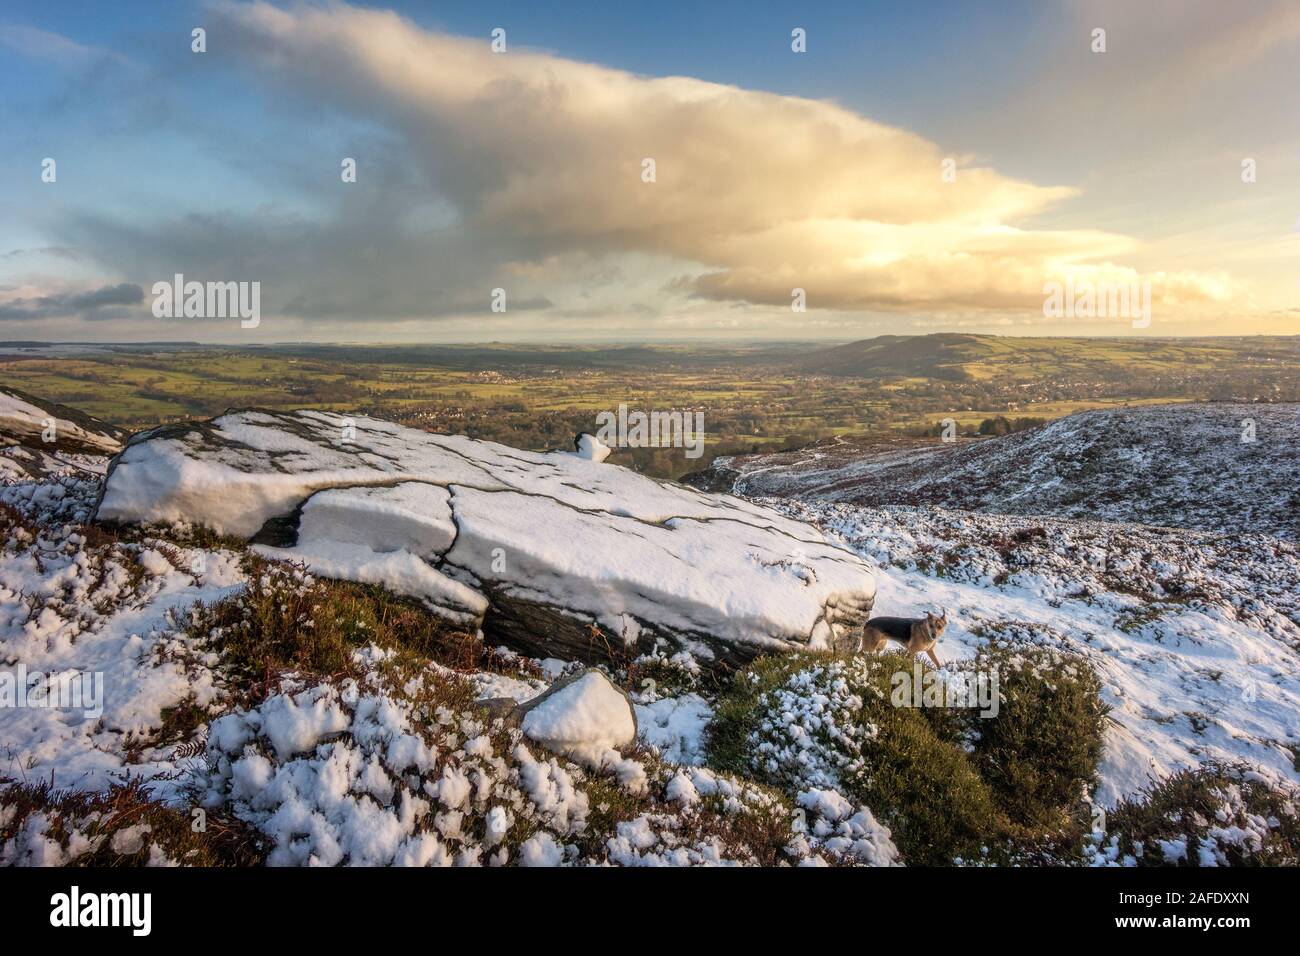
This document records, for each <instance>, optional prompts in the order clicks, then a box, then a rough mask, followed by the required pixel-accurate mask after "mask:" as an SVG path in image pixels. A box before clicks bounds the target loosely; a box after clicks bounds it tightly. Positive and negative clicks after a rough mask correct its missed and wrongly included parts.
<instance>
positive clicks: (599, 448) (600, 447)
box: [573, 432, 613, 462]
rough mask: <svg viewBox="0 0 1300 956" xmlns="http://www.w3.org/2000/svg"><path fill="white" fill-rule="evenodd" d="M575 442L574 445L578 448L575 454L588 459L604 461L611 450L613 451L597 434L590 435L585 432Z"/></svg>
mask: <svg viewBox="0 0 1300 956" xmlns="http://www.w3.org/2000/svg"><path fill="white" fill-rule="evenodd" d="M573 444H574V447H576V448H577V451H576V452H575V454H576V455H577V456H578V457H579V458H585V459H587V460H588V461H596V462H600V461H604V460H605V459H606V458H608V457H609V454H610V452H611V451H613V449H612V448H610V447H609V446H608V445H606V444H605V443H604V442H603V441H601V440H600V439H599V438H597V437H596V436H595V435H588V434H587V433H586V432H583V433H582V434H581V435H579V436H578V437H577V438H575V439H574V440H573Z"/></svg>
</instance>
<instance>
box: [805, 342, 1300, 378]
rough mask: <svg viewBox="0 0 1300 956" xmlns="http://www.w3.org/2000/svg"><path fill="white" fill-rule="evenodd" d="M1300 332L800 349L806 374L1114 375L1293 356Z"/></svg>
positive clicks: (1297, 352)
mask: <svg viewBox="0 0 1300 956" xmlns="http://www.w3.org/2000/svg"><path fill="white" fill-rule="evenodd" d="M1298 358H1300V339H1297V338H1295V337H1293V336H1259V337H1250V338H1246V337H1236V338H1227V337H1225V338H1194V339H1153V338H1113V339H1104V338H1047V337H1039V338H1030V337H1019V336H1015V337H1011V336H1001V335H968V334H965V333H959V332H941V333H937V334H934V335H910V336H905V335H881V336H878V337H876V338H873V339H863V340H862V341H859V342H850V343H849V344H847V345H839V346H836V347H834V348H828V349H820V350H817V351H815V352H812V353H810V354H808V355H804V356H801V357H800V358H799V359H798V360H797V361H798V364H799V367H800V368H801V369H802V370H804V371H806V372H808V373H812V374H823V375H846V376H872V377H874V376H883V377H891V376H893V377H909V376H917V377H929V378H938V379H946V380H950V381H979V380H983V379H989V378H994V377H998V378H1002V379H1008V378H1009V379H1012V380H1016V381H1026V382H1028V381H1042V380H1044V379H1051V378H1062V377H1064V378H1070V377H1097V376H1103V377H1113V376H1115V375H1121V374H1126V373H1136V372H1141V371H1143V370H1149V371H1177V370H1184V371H1190V370H1194V369H1206V368H1220V367H1232V366H1233V365H1235V364H1240V365H1254V364H1263V365H1269V364H1273V363H1279V362H1281V363H1294V362H1295V361H1296V360H1297V359H1298Z"/></svg>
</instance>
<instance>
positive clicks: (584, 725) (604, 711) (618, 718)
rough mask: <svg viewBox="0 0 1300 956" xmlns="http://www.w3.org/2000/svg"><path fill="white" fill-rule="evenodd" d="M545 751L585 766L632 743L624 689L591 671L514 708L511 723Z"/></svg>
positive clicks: (633, 726)
mask: <svg viewBox="0 0 1300 956" xmlns="http://www.w3.org/2000/svg"><path fill="white" fill-rule="evenodd" d="M516 720H517V721H518V723H519V726H520V727H521V728H522V730H523V732H524V736H526V737H528V738H530V739H532V740H535V741H537V742H538V743H539V744H541V745H542V746H543V747H546V748H547V749H548V750H553V751H555V752H556V753H558V754H563V755H564V756H566V757H573V758H574V759H576V760H582V761H585V762H588V763H592V762H597V763H598V762H599V761H600V759H601V756H602V755H603V754H606V753H608V752H609V751H610V750H615V749H617V748H619V747H626V746H628V745H630V744H631V743H632V742H633V741H635V740H636V710H635V708H634V707H633V706H632V700H631V698H629V697H628V695H627V693H626V692H625V691H623V689H622V688H620V687H616V686H615V685H614V683H613V681H611V680H610V679H609V678H608V677H606V676H605V673H604V672H603V671H600V670H598V669H596V668H594V667H588V668H586V669H585V670H583V671H581V672H579V673H577V674H574V675H571V676H569V677H562V678H560V679H559V680H557V681H556V682H555V683H554V684H552V685H551V687H550V688H549V689H548V690H547V691H546V692H545V693H543V694H540V695H538V696H537V697H534V698H533V699H532V700H529V701H525V702H524V703H522V704H519V705H517V706H516V707H515V708H514V710H513V712H512V713H511V715H510V722H512V723H513V722H514V721H516Z"/></svg>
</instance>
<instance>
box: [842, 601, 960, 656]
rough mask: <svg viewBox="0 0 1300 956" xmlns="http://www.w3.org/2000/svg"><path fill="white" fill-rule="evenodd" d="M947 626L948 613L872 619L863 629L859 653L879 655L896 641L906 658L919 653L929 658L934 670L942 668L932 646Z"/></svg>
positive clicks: (927, 612)
mask: <svg viewBox="0 0 1300 956" xmlns="http://www.w3.org/2000/svg"><path fill="white" fill-rule="evenodd" d="M947 626H948V612H947V611H944V612H943V613H942V614H940V615H938V616H936V615H934V614H931V613H930V612H929V611H926V612H925V617H919V618H913V617H873V618H872V619H871V620H869V621H867V623H866V624H864V625H863V626H862V649H863V650H864V651H866V652H868V653H870V654H878V653H880V651H882V650H884V649H885V645H886V644H887V643H889V642H890V641H897V642H898V643H899V644H902V645H904V646H905V647H906V648H907V653H908V655H909V656H915V655H917V654H920V653H923V652H924V653H926V654H928V655H930V660H932V661H934V666H935V667H942V666H943V665H942V664H940V663H939V657H938V655H937V654H935V652H934V645H935V644H937V643H938V642H939V636H940V635H941V634H943V629H944V628H945V627H947Z"/></svg>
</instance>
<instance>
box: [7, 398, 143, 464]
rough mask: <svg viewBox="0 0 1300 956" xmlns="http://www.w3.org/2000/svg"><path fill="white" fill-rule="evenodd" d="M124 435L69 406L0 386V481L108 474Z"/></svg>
mask: <svg viewBox="0 0 1300 956" xmlns="http://www.w3.org/2000/svg"><path fill="white" fill-rule="evenodd" d="M125 438H126V432H124V431H122V430H121V429H120V428H115V427H114V426H112V425H109V424H107V423H106V422H101V421H99V420H98V419H96V418H92V417H91V416H89V415H84V414H82V413H81V412H79V411H77V410H76V409H73V408H69V407H67V406H66V405H56V404H54V403H53V402H46V401H43V400H42V399H39V398H37V397H35V396H34V395H28V394H27V393H26V392H23V391H19V390H18V389H16V388H9V387H7V386H0V479H4V478H9V479H15V480H27V479H30V478H46V477H54V476H56V475H66V474H72V475H76V474H84V473H88V474H100V475H102V474H103V473H104V467H105V465H106V464H107V457H106V456H108V455H112V454H115V453H117V452H118V451H120V450H121V448H122V441H123V440H124V439H125Z"/></svg>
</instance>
